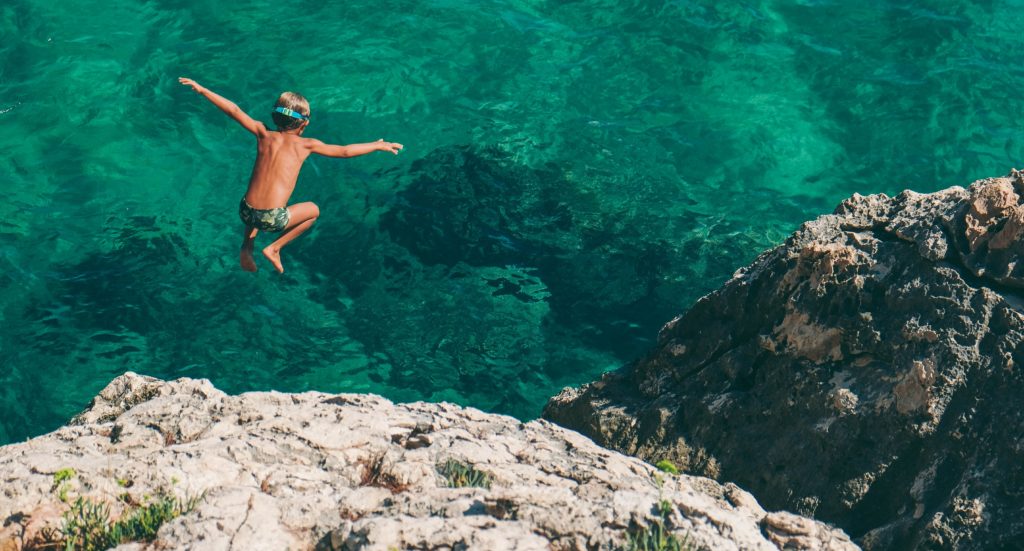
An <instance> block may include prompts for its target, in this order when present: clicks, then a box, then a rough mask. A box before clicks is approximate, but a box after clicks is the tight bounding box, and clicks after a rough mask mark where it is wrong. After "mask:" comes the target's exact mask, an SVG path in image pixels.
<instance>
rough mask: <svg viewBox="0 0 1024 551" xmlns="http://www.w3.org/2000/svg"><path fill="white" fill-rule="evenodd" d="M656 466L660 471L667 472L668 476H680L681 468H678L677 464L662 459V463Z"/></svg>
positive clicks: (659, 462)
mask: <svg viewBox="0 0 1024 551" xmlns="http://www.w3.org/2000/svg"><path fill="white" fill-rule="evenodd" d="M654 466H655V467H657V468H658V470H660V471H662V472H666V473H668V474H679V468H678V467H676V464H675V463H673V462H671V461H669V460H668V459H662V460H661V461H658V462H657V463H655V464H654Z"/></svg>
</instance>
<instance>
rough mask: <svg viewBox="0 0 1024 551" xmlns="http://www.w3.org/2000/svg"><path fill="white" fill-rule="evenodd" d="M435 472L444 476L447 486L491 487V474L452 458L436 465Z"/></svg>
mask: <svg viewBox="0 0 1024 551" xmlns="http://www.w3.org/2000/svg"><path fill="white" fill-rule="evenodd" d="M437 472H438V473H440V475H441V476H443V477H444V479H445V480H446V481H447V483H448V487H449V488H468V487H475V488H484V489H490V488H491V475H489V474H487V473H485V472H483V471H478V470H476V469H475V468H473V467H472V466H470V465H466V464H464V463H461V462H459V461H456V460H454V459H449V460H448V461H445V462H444V463H443V464H441V465H438V466H437Z"/></svg>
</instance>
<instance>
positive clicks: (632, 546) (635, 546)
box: [620, 499, 696, 551]
mask: <svg viewBox="0 0 1024 551" xmlns="http://www.w3.org/2000/svg"><path fill="white" fill-rule="evenodd" d="M657 509H658V519H657V520H655V521H654V522H653V523H651V524H649V525H647V526H639V527H637V528H635V529H633V530H631V531H630V532H629V533H628V534H626V546H625V547H622V548H620V551H696V549H695V548H694V547H693V545H691V544H690V542H689V539H690V535H689V534H685V535H684V536H683V537H682V539H680V538H679V537H677V536H676V535H675V534H674V533H672V531H671V530H669V529H668V528H667V526H666V525H667V524H668V517H669V515H670V514H672V502H670V501H668V500H667V499H660V500H658V503H657Z"/></svg>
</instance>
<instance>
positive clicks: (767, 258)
mask: <svg viewBox="0 0 1024 551" xmlns="http://www.w3.org/2000/svg"><path fill="white" fill-rule="evenodd" d="M1022 203H1024V174H1022V173H1020V172H1017V171H1014V172H1012V173H1011V174H1010V175H1009V176H1008V177H1006V178H997V179H988V180H982V181H979V182H976V183H974V184H972V185H971V186H970V187H969V188H968V189H963V188H960V187H953V188H949V189H946V190H944V191H940V192H937V193H932V194H927V195H923V194H918V193H914V192H911V191H906V192H903V193H901V194H900V195H898V196H897V197H892V198H890V197H887V196H885V195H874V196H869V197H864V196H860V195H855V196H854V197H852V198H850V199H848V200H846V201H845V202H843V203H842V204H841V205H840V206H839V207H838V208H837V209H836V211H835V213H834V214H832V215H828V216H823V217H821V218H819V219H817V220H815V221H813V222H808V223H806V224H804V225H803V226H802V227H801V228H800V229H799V230H798V231H797V232H796V233H795V234H793V235H792V236H791V237H790V238H789V239H788V240H787V241H786V242H785V243H784V244H783V245H781V246H779V247H778V248H776V249H774V250H771V251H768V252H766V253H764V254H762V255H761V256H760V257H758V258H757V260H755V261H754V263H753V264H752V265H751V266H749V267H747V268H745V269H742V270H740V271H739V272H737V273H736V275H735V276H734V277H733V279H731V280H730V281H729V282H727V283H726V284H725V285H724V286H723V287H722V288H721V289H720V290H718V291H716V292H714V293H712V294H710V295H707V296H705V297H704V298H702V299H701V300H700V301H698V302H697V304H696V305H694V306H693V308H691V309H690V310H689V311H688V312H687V313H686V314H684V315H683V316H681V317H679V318H677V319H675V320H673V321H671V322H669V323H668V324H667V325H666V326H665V327H664V328H663V329H662V331H661V334H660V335H659V343H658V346H657V348H656V349H655V350H654V351H653V352H651V353H650V354H649V355H648V356H647V357H645V358H643V359H641V360H640V361H638V362H636V363H635V365H633V366H632V367H631V368H630V369H627V370H624V371H623V372H620V373H614V374H610V375H608V376H606V377H605V378H603V379H602V380H601V381H598V382H595V383H592V384H590V385H588V386H585V387H583V388H582V389H566V390H565V391H564V392H563V393H562V394H560V395H559V396H557V397H555V398H553V399H552V400H551V401H550V402H549V404H548V407H547V409H546V411H545V417H546V418H548V419H550V420H553V421H555V422H557V423H559V424H562V425H564V426H567V427H570V428H574V429H577V430H580V431H581V432H583V433H584V434H587V435H589V436H591V437H593V438H594V439H595V440H596V441H597V442H598V443H599V444H603V445H606V446H609V447H612V448H615V449H619V450H621V451H623V452H626V453H629V454H633V455H637V456H639V457H642V458H647V459H651V460H656V459H662V458H669V459H672V460H675V461H676V462H677V464H681V465H683V466H685V468H686V469H687V470H688V471H689V472H692V473H700V474H705V475H708V476H712V477H716V478H719V479H720V480H729V481H734V482H735V483H737V484H739V485H740V486H743V487H744V488H747V489H748V490H750V491H751V492H753V493H754V495H756V496H758V499H760V500H761V502H762V503H765V504H767V506H768V507H770V508H780V509H789V510H794V511H797V512H799V513H802V514H806V515H813V516H815V517H816V518H819V519H822V520H825V521H828V522H834V523H835V524H836V525H838V526H841V527H843V528H844V529H845V530H846V531H847V533H849V534H851V536H852V537H853V538H854V540H855V541H858V542H859V543H860V544H861V545H862V546H863V547H865V548H867V549H901V550H902V549H986V550H990V549H1018V548H1019V547H1018V545H1020V542H1022V541H1024V415H1022V408H1021V405H1020V404H1021V402H1020V396H1021V395H1022V394H1024V384H1022V383H1024V381H1022V377H1021V367H1020V366H1021V365H1022V364H1024V347H1022V344H1021V343H1022V330H1024V324H1022V319H1024V318H1022V309H1024V302H1022V300H1021V298H1022V296H1024V291H1022V289H1024V262H1022V260H1024V242H1022V241H1021V240H1020V236H1021V234H1022V233H1024V205H1022Z"/></svg>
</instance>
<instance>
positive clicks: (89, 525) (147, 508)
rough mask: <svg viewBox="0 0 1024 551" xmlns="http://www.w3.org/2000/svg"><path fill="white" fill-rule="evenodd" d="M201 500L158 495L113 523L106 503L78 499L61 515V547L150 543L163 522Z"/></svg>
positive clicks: (92, 549) (94, 549) (85, 550)
mask: <svg viewBox="0 0 1024 551" xmlns="http://www.w3.org/2000/svg"><path fill="white" fill-rule="evenodd" d="M203 497H204V495H203V494H200V495H198V496H194V497H189V498H186V499H179V498H177V497H175V496H172V495H169V494H159V495H158V496H156V499H155V500H154V501H153V502H152V503H149V504H147V505H143V506H140V507H138V508H135V509H132V510H129V511H126V512H125V514H123V515H122V516H121V518H119V519H118V520H116V521H111V519H110V507H109V506H108V505H107V504H106V503H102V502H98V501H94V500H92V499H88V498H83V497H79V498H78V499H76V500H75V502H74V503H73V504H72V505H71V509H70V510H68V511H67V512H66V513H64V517H63V519H62V523H61V527H60V537H59V542H60V546H61V547H63V548H64V549H65V550H66V551H99V550H102V549H110V548H112V547H117V546H118V545H120V544H122V543H127V542H131V541H151V540H153V539H154V538H155V537H156V532H157V530H159V529H160V527H161V526H162V525H163V524H164V523H166V522H168V521H170V520H173V519H175V518H177V517H179V516H181V515H184V514H187V513H189V512H191V511H192V510H194V509H195V508H196V506H198V505H199V502H200V501H202V499H203Z"/></svg>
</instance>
